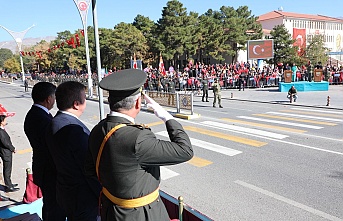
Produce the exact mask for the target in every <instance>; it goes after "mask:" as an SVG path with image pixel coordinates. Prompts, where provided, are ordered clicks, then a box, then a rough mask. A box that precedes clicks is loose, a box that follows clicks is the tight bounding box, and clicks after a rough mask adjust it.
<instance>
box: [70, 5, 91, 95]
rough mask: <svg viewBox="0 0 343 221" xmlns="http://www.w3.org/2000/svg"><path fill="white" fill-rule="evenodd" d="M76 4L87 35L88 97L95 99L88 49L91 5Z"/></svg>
mask: <svg viewBox="0 0 343 221" xmlns="http://www.w3.org/2000/svg"><path fill="white" fill-rule="evenodd" d="M74 3H75V5H76V7H77V9H78V10H79V13H80V16H81V20H82V25H83V31H84V35H85V48H86V60H87V73H88V97H90V98H92V97H93V80H92V71H91V64H90V58H89V47H88V33H87V15H88V9H89V5H90V0H74Z"/></svg>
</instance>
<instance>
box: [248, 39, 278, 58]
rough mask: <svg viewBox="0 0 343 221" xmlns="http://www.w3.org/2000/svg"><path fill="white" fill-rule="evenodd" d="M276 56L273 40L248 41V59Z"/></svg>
mask: <svg viewBox="0 0 343 221" xmlns="http://www.w3.org/2000/svg"><path fill="white" fill-rule="evenodd" d="M273 57H274V44H273V40H272V39H270V40H251V41H248V60H252V59H268V58H273Z"/></svg>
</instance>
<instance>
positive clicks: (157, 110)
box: [144, 94, 174, 122]
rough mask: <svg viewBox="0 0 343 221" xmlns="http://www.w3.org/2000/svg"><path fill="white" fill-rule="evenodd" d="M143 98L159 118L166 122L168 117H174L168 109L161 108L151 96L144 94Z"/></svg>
mask: <svg viewBox="0 0 343 221" xmlns="http://www.w3.org/2000/svg"><path fill="white" fill-rule="evenodd" d="M144 99H145V100H146V101H147V103H148V105H147V106H148V107H150V108H152V109H153V110H154V113H155V115H156V116H157V117H158V118H160V119H161V120H163V121H164V122H167V121H168V120H170V119H174V117H173V116H172V115H171V114H170V113H168V111H166V110H165V109H163V107H161V105H159V104H158V103H156V101H154V100H153V99H152V98H151V97H149V96H148V95H146V94H144Z"/></svg>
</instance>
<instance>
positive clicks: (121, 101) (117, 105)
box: [108, 94, 141, 111]
mask: <svg viewBox="0 0 343 221" xmlns="http://www.w3.org/2000/svg"><path fill="white" fill-rule="evenodd" d="M139 96H141V94H137V95H133V96H129V97H115V98H114V97H112V98H111V97H109V99H108V100H109V104H110V109H111V111H118V110H120V109H124V110H130V109H131V108H133V106H134V105H135V102H136V100H137V99H138V98H139Z"/></svg>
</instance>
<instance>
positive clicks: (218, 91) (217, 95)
mask: <svg viewBox="0 0 343 221" xmlns="http://www.w3.org/2000/svg"><path fill="white" fill-rule="evenodd" d="M212 90H213V94H214V100H213V107H216V102H217V99H218V105H219V107H220V108H223V107H222V105H221V100H222V96H221V88H220V84H219V82H218V79H217V78H216V79H215V80H214V82H213V84H212Z"/></svg>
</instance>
